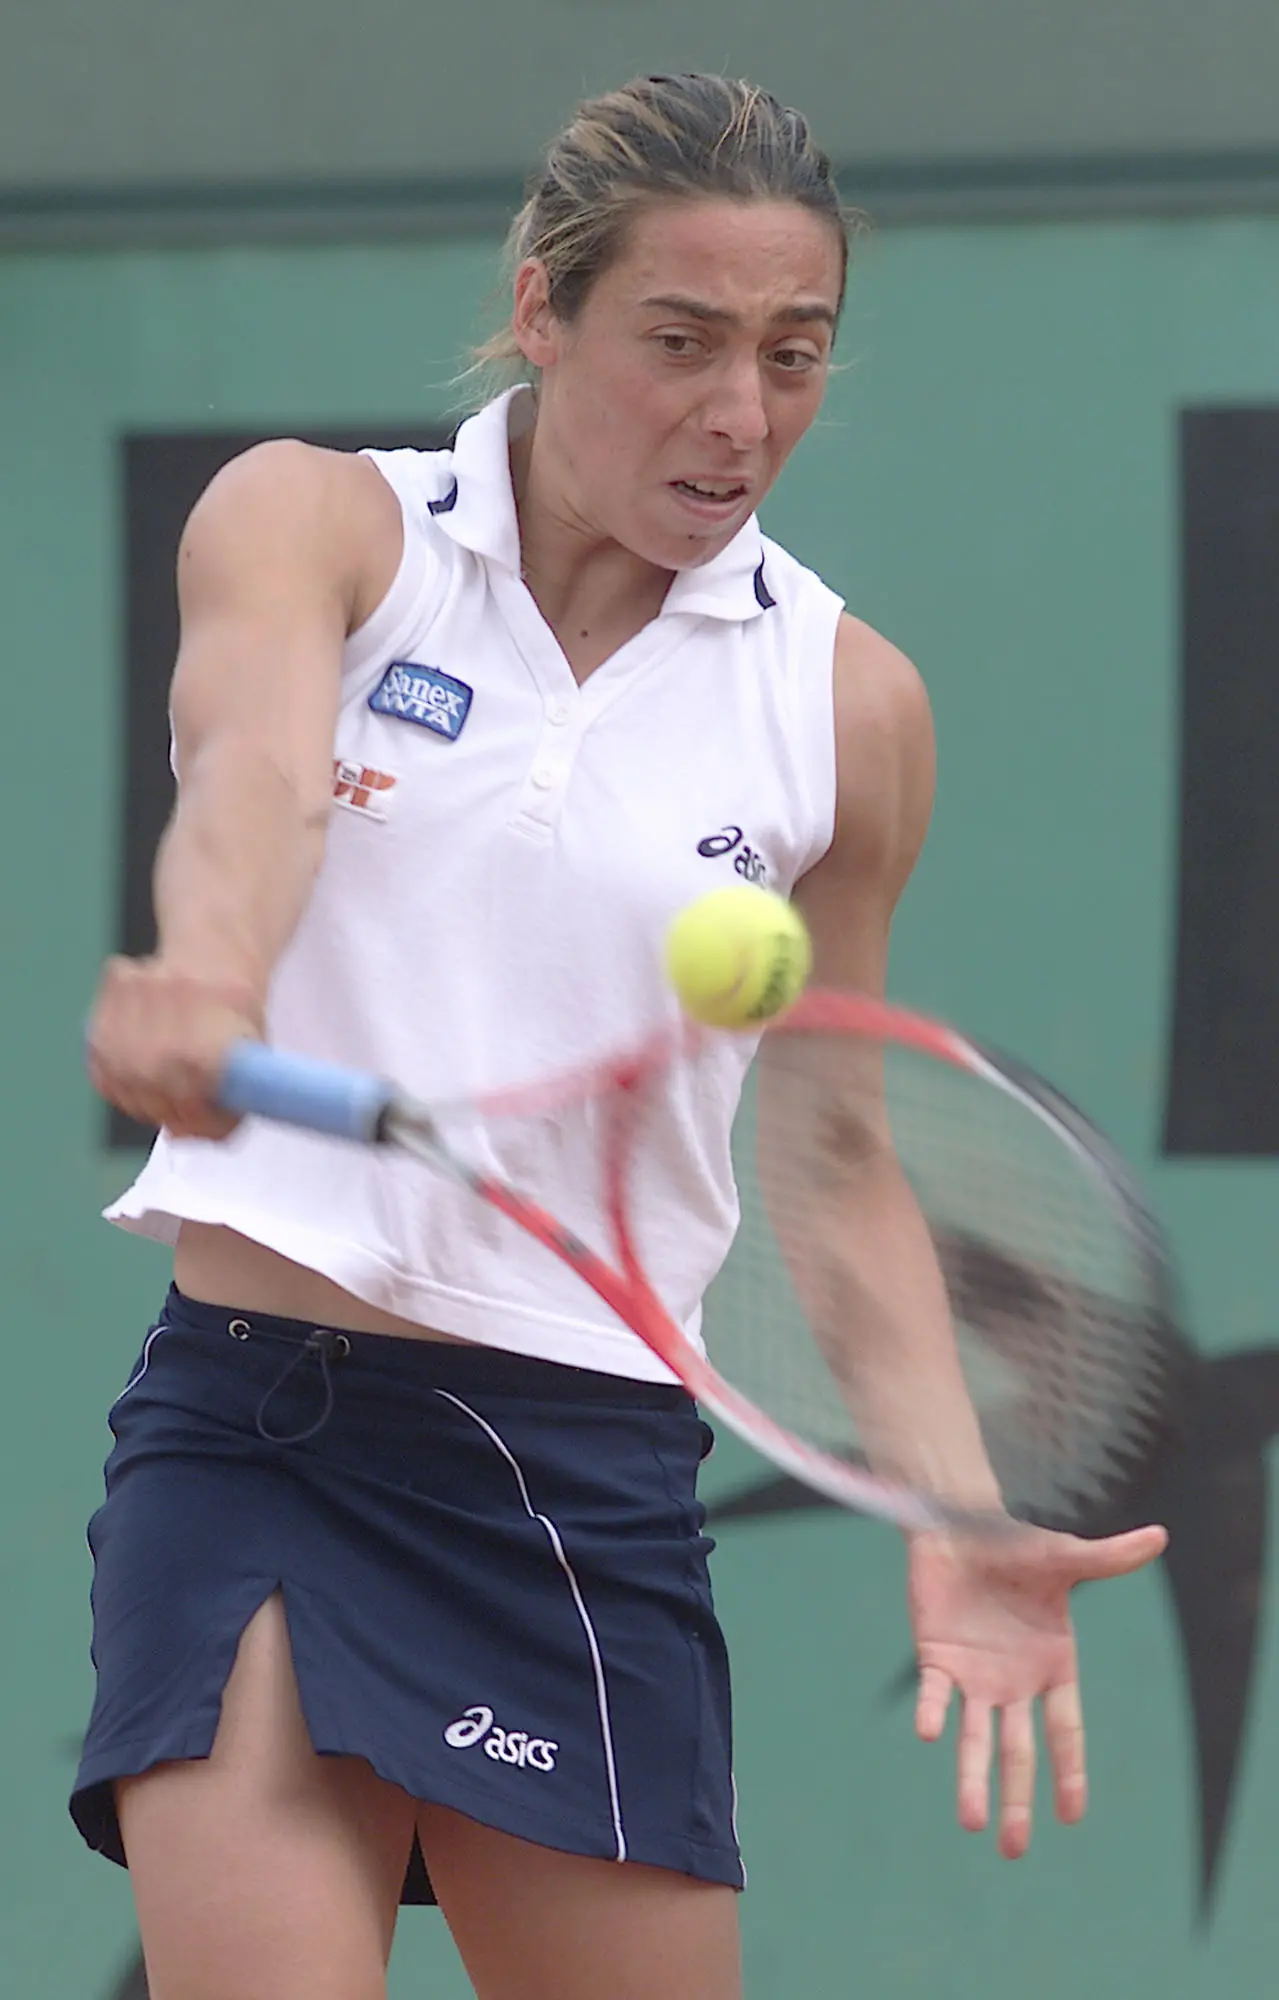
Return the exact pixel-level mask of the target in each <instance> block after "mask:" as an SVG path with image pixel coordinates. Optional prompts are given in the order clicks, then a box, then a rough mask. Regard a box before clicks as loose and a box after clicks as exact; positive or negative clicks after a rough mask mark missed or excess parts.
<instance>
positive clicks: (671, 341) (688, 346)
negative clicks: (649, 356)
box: [656, 333, 699, 359]
mask: <svg viewBox="0 0 1279 2000" xmlns="http://www.w3.org/2000/svg"><path fill="white" fill-rule="evenodd" d="M656 338H657V341H658V344H659V345H660V347H661V349H662V351H663V353H665V354H671V355H674V356H675V357H676V358H677V359H681V358H684V357H686V356H688V355H690V354H695V353H696V352H697V348H698V345H699V343H698V339H697V336H696V334H692V333H659V334H658V335H657V336H656Z"/></svg>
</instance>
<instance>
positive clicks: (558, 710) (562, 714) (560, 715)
mask: <svg viewBox="0 0 1279 2000" xmlns="http://www.w3.org/2000/svg"><path fill="white" fill-rule="evenodd" d="M546 719H547V721H548V722H554V723H555V724H556V725H557V726H558V725H563V724H564V723H566V722H567V721H568V703H567V702H566V701H553V702H552V703H551V705H550V707H549V708H548V709H547V711H546Z"/></svg>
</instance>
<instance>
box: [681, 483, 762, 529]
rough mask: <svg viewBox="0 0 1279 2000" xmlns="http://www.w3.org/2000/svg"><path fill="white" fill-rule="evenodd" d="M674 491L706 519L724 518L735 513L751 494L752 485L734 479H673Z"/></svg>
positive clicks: (684, 502)
mask: <svg viewBox="0 0 1279 2000" xmlns="http://www.w3.org/2000/svg"><path fill="white" fill-rule="evenodd" d="M670 487H671V491H672V493H674V494H676V495H678V497H679V499H680V500H681V501H682V502H683V504H684V506H686V507H689V508H693V509H695V510H696V512H697V513H698V514H699V515H701V516H702V518H703V519H706V520H723V519H725V518H726V517H727V516H728V515H730V514H732V513H735V512H736V510H737V509H738V508H739V507H740V506H741V504H742V502H743V500H745V499H747V498H748V496H749V494H750V487H749V486H747V485H746V484H745V482H744V481H742V480H733V479H672V480H671V482H670Z"/></svg>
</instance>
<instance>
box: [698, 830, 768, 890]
mask: <svg viewBox="0 0 1279 2000" xmlns="http://www.w3.org/2000/svg"><path fill="white" fill-rule="evenodd" d="M697 851H698V853H699V854H702V855H705V857H706V859H707V860H708V861H710V860H714V859H715V858H716V857H717V856H719V855H721V854H731V855H732V857H733V866H734V868H735V869H736V870H737V873H738V874H739V875H740V876H741V877H742V879H743V880H744V881H746V882H767V880H768V863H767V862H766V861H765V859H764V857H763V855H762V854H761V853H760V851H759V849H758V848H757V847H752V846H751V844H750V842H749V841H748V840H746V839H745V838H744V836H743V834H742V829H741V827H740V826H722V827H721V828H720V830H719V832H718V833H708V834H707V836H706V838H705V840H699V841H698V843H697Z"/></svg>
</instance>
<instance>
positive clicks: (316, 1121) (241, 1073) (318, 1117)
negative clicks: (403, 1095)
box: [218, 1042, 392, 1143]
mask: <svg viewBox="0 0 1279 2000" xmlns="http://www.w3.org/2000/svg"><path fill="white" fill-rule="evenodd" d="M391 1096H392V1092H391V1089H390V1087H389V1085H387V1084H385V1083H383V1081H382V1079H381V1078H380V1077H376V1076H369V1075H368V1073H367V1072H366V1071H364V1070H359V1069H344V1068H343V1067H342V1066H341V1064H340V1063H329V1062H317V1061H316V1060H315V1059H314V1058H313V1057H311V1056H290V1055H283V1054H281V1052H280V1051H279V1050H278V1049H269V1048H267V1047H266V1045H265V1043H263V1042H236V1043H234V1044H233V1046H232V1047H231V1049H230V1050H229V1052H228V1054H227V1058H226V1062H225V1063H224V1065H223V1068H222V1079H221V1082H220V1083H219V1085H218V1103H219V1104H220V1105H221V1107H222V1109H223V1110H224V1111H240V1112H251V1113H253V1114H254V1116H256V1117H258V1118H272V1119H274V1120H275V1121H276V1122H277V1123H278V1124H281V1125H301V1126H303V1127H305V1129H306V1130H307V1131H308V1132H328V1133H331V1134H332V1135H333V1137H335V1138H338V1139H360V1140H363V1141H364V1142H365V1143H368V1142H369V1141H371V1140H374V1139H379V1138H380V1137H381V1136H382V1134H381V1126H382V1118H383V1114H384V1113H385V1111H386V1109H387V1106H388V1105H389V1104H390V1101H391Z"/></svg>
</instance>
